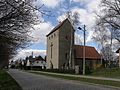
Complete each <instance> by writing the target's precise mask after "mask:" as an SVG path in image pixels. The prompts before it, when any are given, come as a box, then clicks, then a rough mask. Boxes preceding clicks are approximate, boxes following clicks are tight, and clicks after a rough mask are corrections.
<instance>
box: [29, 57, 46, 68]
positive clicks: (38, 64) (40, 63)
mask: <svg viewBox="0 0 120 90" xmlns="http://www.w3.org/2000/svg"><path fill="white" fill-rule="evenodd" d="M31 66H32V68H41V69H45V68H46V62H45V60H44V59H43V58H42V57H41V56H38V57H35V59H34V61H33V62H32V64H31Z"/></svg>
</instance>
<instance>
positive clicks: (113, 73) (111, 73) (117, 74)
mask: <svg viewBox="0 0 120 90" xmlns="http://www.w3.org/2000/svg"><path fill="white" fill-rule="evenodd" d="M91 75H92V76H98V77H110V78H119V79H120V68H115V69H110V68H108V69H100V70H96V71H93V73H91Z"/></svg>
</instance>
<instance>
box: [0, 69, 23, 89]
mask: <svg viewBox="0 0 120 90" xmlns="http://www.w3.org/2000/svg"><path fill="white" fill-rule="evenodd" d="M0 90H22V89H21V87H20V86H19V85H18V84H17V83H16V81H15V80H14V79H13V78H12V77H11V76H10V75H9V74H8V73H7V72H6V71H5V70H0Z"/></svg>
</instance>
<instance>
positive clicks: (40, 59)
mask: <svg viewBox="0 0 120 90" xmlns="http://www.w3.org/2000/svg"><path fill="white" fill-rule="evenodd" d="M35 60H36V61H44V59H43V58H42V57H41V56H38V57H36V58H35Z"/></svg>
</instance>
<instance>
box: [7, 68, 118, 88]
mask: <svg viewBox="0 0 120 90" xmlns="http://www.w3.org/2000/svg"><path fill="white" fill-rule="evenodd" d="M8 73H9V74H10V75H11V76H12V77H13V78H14V79H15V80H16V81H17V82H18V83H19V84H20V86H21V87H22V88H23V90H118V89H113V88H107V87H104V86H100V85H99V86H98V85H87V84H86V83H82V82H81V83H80V82H79V83H78V82H76V81H71V80H61V79H57V78H52V77H47V76H42V75H36V74H32V73H27V72H23V71H20V70H16V69H10V70H9V71H8Z"/></svg>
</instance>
